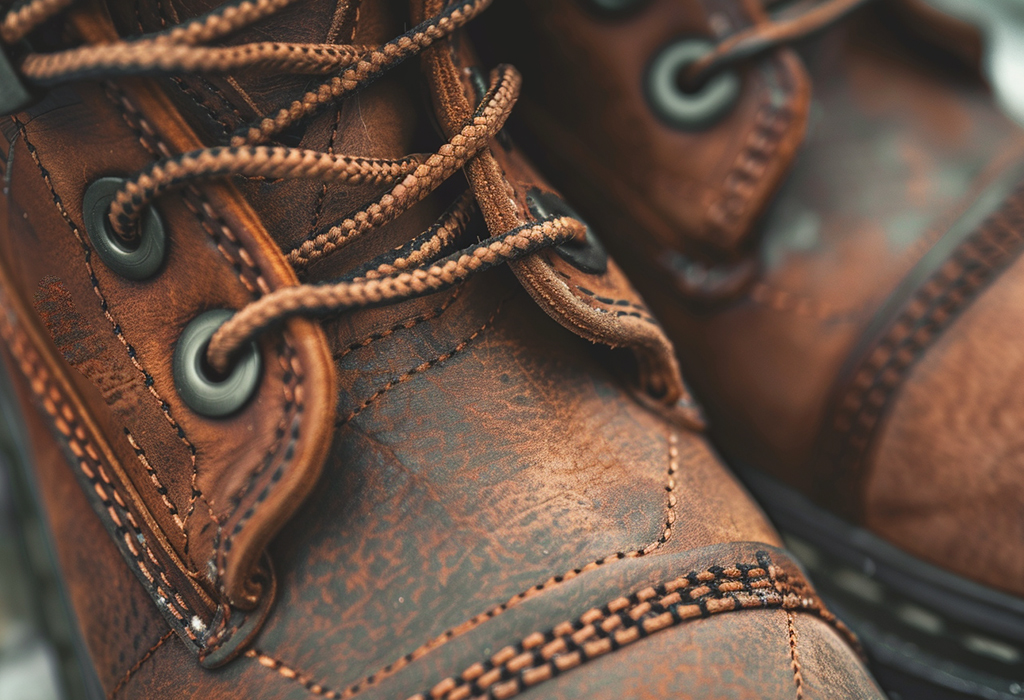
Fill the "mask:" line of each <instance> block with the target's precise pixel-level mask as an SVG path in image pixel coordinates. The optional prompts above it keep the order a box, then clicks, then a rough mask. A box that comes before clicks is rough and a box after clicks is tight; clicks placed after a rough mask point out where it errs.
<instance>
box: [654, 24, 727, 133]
mask: <svg viewBox="0 0 1024 700" xmlns="http://www.w3.org/2000/svg"><path fill="white" fill-rule="evenodd" d="M713 48H714V44H712V43H711V42H710V41H708V40H707V39H699V38H688V39H679V40H677V41H674V42H672V43H671V44H668V45H667V46H665V47H664V48H662V49H661V51H659V52H658V54H657V55H656V56H655V57H654V60H653V61H651V65H650V66H649V67H648V68H647V78H646V83H647V84H646V90H647V99H648V100H649V101H650V103H651V107H652V108H653V109H654V112H655V113H656V114H657V115H658V116H659V117H661V118H662V119H663V120H665V121H666V122H668V123H669V124H670V125H671V126H674V127H676V128H677V129H683V130H686V131H696V130H699V129H705V128H707V127H709V126H711V125H712V124H713V123H715V122H716V121H718V120H719V119H721V118H722V117H723V116H725V114H726V112H728V111H729V110H730V109H731V108H732V107H733V105H734V104H736V100H737V98H739V96H740V78H739V76H738V75H737V74H736V72H735V71H731V70H728V71H722V72H721V73H718V74H717V75H715V76H713V77H711V78H710V79H709V80H708V81H707V82H706V83H704V84H703V85H701V86H700V87H699V88H697V89H696V90H694V91H693V92H687V91H686V90H684V89H683V88H682V86H681V84H680V79H679V78H680V75H681V73H682V71H684V70H685V69H686V67H687V66H689V65H691V64H692V63H693V62H694V61H696V60H697V59H699V58H700V57H701V56H704V55H705V54H707V53H708V52H709V51H710V50H711V49H713Z"/></svg>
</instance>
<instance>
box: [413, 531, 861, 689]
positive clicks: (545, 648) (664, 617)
mask: <svg viewBox="0 0 1024 700" xmlns="http://www.w3.org/2000/svg"><path fill="white" fill-rule="evenodd" d="M683 593H686V594H687V597H686V598H684V596H683V595H682V594H683ZM687 598H688V600H687ZM778 608H781V609H783V610H785V611H786V612H787V613H788V614H790V615H791V614H792V611H793V610H799V611H804V612H808V613H811V614H814V615H817V616H818V617H819V618H821V619H822V620H824V621H825V622H827V623H829V624H830V625H832V626H833V627H834V628H835V629H836V630H837V631H839V632H841V633H842V634H844V635H845V636H846V637H847V638H848V639H851V637H850V635H849V631H848V630H847V629H846V628H845V626H844V625H843V624H842V623H841V622H839V621H837V620H836V619H835V617H834V616H833V615H832V614H831V613H829V612H828V611H827V610H826V609H825V608H824V607H823V606H822V604H821V602H820V601H819V600H818V599H817V598H816V597H815V596H814V595H813V594H811V593H810V589H809V586H808V585H807V583H806V582H805V581H803V579H802V577H801V575H800V574H799V572H797V573H796V575H795V576H794V580H792V581H791V580H790V574H789V572H788V571H787V570H786V569H784V568H782V567H779V566H776V565H775V564H773V563H772V562H771V558H770V557H769V555H768V553H767V552H764V551H762V552H759V553H758V555H757V563H756V564H749V563H736V564H733V565H731V566H729V567H722V566H713V567H710V568H708V569H706V570H704V571H700V572H697V571H691V572H690V573H689V574H686V575H685V576H680V577H677V578H676V579H674V580H672V581H668V582H665V583H662V584H661V585H658V586H648V587H647V588H644V589H641V590H638V591H635V592H633V593H632V594H630V595H628V596H620V597H619V598H616V599H615V600H612V601H609V602H608V603H607V604H605V605H604V606H602V607H599V608H591V609H590V610H588V611H587V612H585V613H583V614H582V615H580V616H579V617H577V618H575V619H574V620H571V621H568V620H567V621H565V622H562V623H561V624H558V625H555V626H554V627H551V628H549V629H547V630H537V631H536V632H534V633H532V634H529V635H527V636H525V637H523V638H522V640H521V641H519V642H518V643H517V644H514V645H510V646H506V647H504V648H502V649H500V650H498V651H497V652H496V653H494V654H493V655H492V656H491V657H490V658H489V659H487V660H486V661H484V662H482V663H481V662H477V663H475V664H473V665H472V666H469V667H467V668H466V669H465V670H464V671H463V672H462V673H461V674H460V675H459V676H449V677H448V678H446V679H444V680H442V681H441V682H439V683H437V684H435V685H434V686H433V687H432V688H430V689H429V690H425V691H423V692H421V693H418V694H416V695H413V696H411V697H410V698H408V700H426V699H427V698H428V697H429V698H434V699H436V700H454V698H456V697H458V698H462V697H466V696H467V692H466V691H467V689H468V691H469V692H468V695H472V696H474V697H478V696H480V695H481V694H483V695H486V696H487V697H501V698H502V700H505V699H506V698H510V697H513V696H515V695H518V694H519V693H521V692H524V691H525V690H527V689H529V688H532V687H535V686H536V685H538V684H539V683H542V682H544V681H547V680H550V679H552V678H554V677H555V676H556V675H558V674H559V673H561V672H565V671H569V670H571V669H573V668H577V667H578V666H580V665H582V664H584V663H586V662H588V661H591V660H593V659H595V658H598V657H601V656H604V655H605V654H608V653H611V652H614V651H617V650H618V649H620V648H622V647H625V646H628V645H629V644H632V643H634V642H636V641H638V640H640V639H643V638H644V637H646V636H649V635H651V634H656V633H657V632H660V631H663V630H665V629H669V628H671V627H673V626H675V625H678V624H684V623H686V622H688V621H690V620H693V619H702V618H707V617H710V616H711V615H715V614H719V613H723V612H732V611H738V610H745V609H747V610H749V609H778ZM659 611H661V612H659ZM595 637H597V638H596V639H595ZM797 688H798V690H797V698H798V700H800V699H801V698H802V681H801V683H800V684H798V685H797Z"/></svg>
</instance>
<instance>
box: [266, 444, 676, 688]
mask: <svg viewBox="0 0 1024 700" xmlns="http://www.w3.org/2000/svg"><path fill="white" fill-rule="evenodd" d="M678 470H679V436H678V434H677V433H675V432H672V433H670V434H669V437H668V469H667V476H666V479H665V491H666V492H667V494H668V496H667V501H668V506H667V508H666V515H665V527H664V528H663V530H662V532H661V535H659V537H658V538H657V539H655V540H654V541H652V542H651V543H650V544H648V545H645V546H643V547H638V548H637V549H634V550H632V551H629V552H617V553H615V554H612V555H609V556H606V557H603V558H601V559H598V560H596V561H593V562H590V563H589V564H587V565H586V566H583V567H580V568H577V569H572V570H571V571H567V572H566V573H564V574H562V575H561V576H553V577H551V578H549V579H548V580H547V581H545V582H544V583H538V584H536V585H535V586H532V587H531V588H528V589H526V590H525V591H522V592H520V593H517V594H516V595H514V596H512V597H511V598H510V599H509V600H508V601H506V602H504V603H502V604H500V605H496V606H494V607H493V608H490V609H489V610H487V611H485V612H482V613H480V614H479V615H476V616H474V617H472V618H470V619H469V620H466V621H465V622H462V623H460V624H458V625H456V626H455V627H451V628H449V629H447V630H445V631H444V632H442V633H441V634H440V635H438V636H437V637H435V638H434V639H431V640H430V641H429V642H427V643H425V644H423V645H421V646H420V647H418V648H417V649H415V650H413V651H411V652H409V653H408V654H406V655H405V656H403V657H402V658H400V659H398V660H397V661H394V662H392V663H390V664H388V665H387V666H384V667H383V668H381V669H380V670H378V671H375V672H374V673H371V674H370V675H368V676H366V677H365V678H364V679H363V680H361V681H359V682H357V683H354V684H352V685H350V686H348V687H347V688H345V690H343V691H342V692H340V693H339V692H337V691H335V690H331V689H330V688H328V687H327V686H325V685H324V684H323V683H317V682H314V681H313V680H312V679H311V678H310V677H309V676H307V675H305V674H303V673H301V672H300V671H297V670H295V669H294V668H291V667H290V666H288V665H287V664H285V663H284V662H282V661H279V660H277V659H275V658H273V657H271V656H269V655H267V654H265V653H263V652H261V651H259V650H255V649H254V650H250V651H249V652H247V653H246V655H247V656H250V657H252V658H255V659H256V660H257V661H258V662H259V663H260V664H261V665H263V666H264V667H266V668H269V669H271V670H274V671H277V672H278V673H280V674H281V675H282V676H284V677H285V678H288V679H291V680H294V681H296V682H298V683H300V684H301V685H302V686H303V687H305V688H306V689H307V690H309V691H310V692H312V693H314V694H315V695H322V696H324V697H327V698H331V699H332V700H349V699H350V698H353V697H355V696H356V695H358V694H360V693H361V692H363V691H364V690H367V689H369V688H371V687H373V686H375V685H377V684H379V683H380V682H381V681H383V680H384V679H386V678H389V677H390V676H393V675H394V674H396V673H398V672H399V671H400V670H402V669H403V668H405V667H406V666H408V665H409V664H411V663H412V662H413V661H416V660H417V659H419V658H421V657H423V656H425V655H427V654H428V653H430V652H431V651H434V650H435V649H437V648H439V647H441V646H443V645H444V644H446V643H448V642H449V641H451V640H452V639H455V638H456V637H459V636H461V635H463V634H465V633H466V632H469V631H470V630H472V629H475V628H476V627H479V626H480V625H482V624H483V623H485V622H487V621H488V620H491V619H493V618H495V617H497V616H498V615H500V614H502V613H503V612H505V611H507V610H509V609H511V608H514V607H515V606H517V605H519V604H520V603H522V602H523V601H524V600H526V599H527V598H532V597H533V596H535V595H537V594H538V593H540V592H542V591H546V590H548V589H551V588H554V587H556V586H558V585H560V584H562V583H565V582H566V581H571V580H572V579H574V578H576V577H577V576H579V575H580V574H583V573H586V572H588V571H593V570H594V569H597V568H600V567H601V566H604V565H605V564H610V563H614V562H616V561H621V560H623V559H635V558H638V557H642V556H645V555H647V554H650V553H652V552H654V551H655V550H657V549H658V548H660V547H661V546H662V545H664V544H665V543H666V542H668V540H669V539H670V538H671V537H672V531H673V527H674V525H675V521H676V514H675V508H676V502H677V499H676V496H675V489H676V481H675V475H676V473H677V472H678Z"/></svg>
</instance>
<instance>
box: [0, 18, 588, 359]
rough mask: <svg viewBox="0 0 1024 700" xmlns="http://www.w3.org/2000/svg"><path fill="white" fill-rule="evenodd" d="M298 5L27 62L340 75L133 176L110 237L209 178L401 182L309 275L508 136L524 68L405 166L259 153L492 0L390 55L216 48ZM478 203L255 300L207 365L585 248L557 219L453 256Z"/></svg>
mask: <svg viewBox="0 0 1024 700" xmlns="http://www.w3.org/2000/svg"><path fill="white" fill-rule="evenodd" d="M72 2H73V0H31V1H30V2H29V3H27V4H25V5H23V6H21V7H20V8H18V9H16V10H12V11H10V12H9V13H8V14H7V16H6V17H5V18H4V21H3V23H2V26H0V38H3V40H4V41H5V42H7V43H13V42H16V41H19V40H20V39H22V38H24V37H25V36H26V35H27V34H28V33H29V32H31V31H32V29H34V28H35V27H37V26H38V25H39V24H41V23H42V22H44V21H46V20H47V19H48V18H50V17H52V16H53V15H55V14H56V13H58V12H60V11H62V10H64V9H66V8H67V7H68V6H70V5H71V3H72ZM294 2H297V0H243V1H242V2H237V3H234V4H230V5H227V6H223V7H221V8H218V9H217V10H214V11H213V12H210V13H209V14H207V15H204V16H202V17H199V18H196V19H193V20H190V21H188V22H185V23H183V24H181V25H178V26H175V27H172V28H170V29H168V30H166V31H163V32H160V33H156V34H150V35H146V36H143V37H140V38H137V39H132V40H125V41H118V42H115V43H112V44H105V45H101V46H83V47H80V48H74V49H69V50H66V51H61V52H57V53H52V54H30V55H28V56H27V57H26V58H25V59H24V61H23V62H22V63H21V66H20V72H21V74H22V75H23V76H24V77H25V78H27V79H28V80H30V81H31V82H33V83H35V84H38V85H50V84H55V83H59V82H66V81H69V80H77V79H83V78H98V77H102V78H112V77H119V76H126V75H170V74H176V73H182V72H195V71H201V72H205V73H225V72H229V71H237V70H242V69H244V70H259V71H261V72H263V73H269V72H278V73H301V74H314V75H315V74H328V75H329V74H336V75H333V76H332V77H329V78H328V79H326V80H325V81H324V82H322V83H321V84H320V85H319V86H317V87H316V88H315V89H313V90H310V91H308V92H307V93H306V94H305V95H303V96H302V98H301V99H299V100H296V101H295V102H293V103H292V104H291V105H289V106H288V107H285V108H283V109H280V110H279V111H278V112H277V113H276V114H273V115H272V116H270V117H267V118H265V119H262V120H261V121H259V122H258V123H255V124H252V125H250V126H249V127H248V128H246V129H244V130H243V131H241V132H240V133H237V134H235V135H234V136H233V137H232V139H231V141H230V146H227V147H218V148H203V149H199V150H196V151H192V152H190V153H185V154H182V155H179V156H175V157H172V158H166V159H164V160H161V161H158V162H157V163H154V164H153V165H151V166H150V167H148V168H146V169H145V170H143V171H142V172H140V173H138V174H137V175H136V176H135V177H133V178H131V179H130V180H129V181H128V182H127V183H126V184H125V185H124V186H123V187H122V188H121V189H120V190H119V191H118V192H117V194H116V195H115V197H114V200H113V202H112V204H111V206H110V212H109V221H110V225H111V228H112V230H113V232H114V233H115V234H116V235H117V236H119V237H120V238H121V239H123V240H124V241H125V242H126V243H130V242H131V241H132V240H133V239H135V238H137V237H138V222H139V219H140V217H141V216H142V214H143V213H144V212H145V210H146V208H147V207H148V206H150V205H151V204H152V203H153V201H154V200H155V199H156V198H158V197H160V196H161V195H163V194H165V193H167V192H168V191H170V190H173V189H176V188H179V187H182V186H184V185H185V184H187V183H191V182H195V181H198V180H204V179H210V178H215V177H223V176H228V175H237V176H243V177H263V178H274V179H286V178H288V179H290V178H299V179H308V180H317V181H321V182H324V183H346V184H350V185H358V184H377V185H391V188H390V189H389V190H388V191H387V192H386V193H385V194H384V195H383V196H381V197H380V198H378V199H377V200H376V201H374V202H371V203H370V204H368V205H366V206H365V207H363V208H362V209H361V210H360V211H358V212H356V213H355V214H353V215H351V216H350V217H347V218H345V219H343V220H341V221H338V222H336V223H334V224H332V225H330V226H327V227H324V228H322V229H320V230H318V231H316V232H314V233H313V234H312V235H310V236H309V237H308V238H307V239H306V240H304V241H302V242H301V243H300V244H299V245H298V246H297V247H295V248H294V249H292V250H288V251H285V255H286V257H287V259H288V261H289V262H290V263H291V264H292V265H293V267H295V268H296V270H302V269H304V268H306V267H308V266H309V265H310V264H311V263H313V262H315V261H317V260H320V259H322V258H324V257H325V256H327V255H329V254H330V253H332V252H334V251H336V250H338V249H340V248H342V247H343V246H345V245H348V244H350V243H351V242H353V241H354V240H356V239H357V238H359V237H360V236H362V235H364V234H366V233H367V232H369V231H372V230H373V229H376V228H379V227H381V226H383V225H384V224H386V223H388V222H390V221H393V220H394V219H396V218H397V217H398V216H400V215H401V214H402V213H404V212H405V211H406V210H408V209H409V208H410V207H411V206H412V205H414V204H416V203H417V202H419V201H420V200H422V199H424V198H425V197H426V196H428V195H429V194H430V193H431V192H433V191H434V190H436V189H437V188H438V187H439V186H440V185H441V184H442V183H444V182H445V181H446V180H447V179H448V178H450V177H451V176H452V175H454V174H455V173H456V172H457V171H458V170H460V169H461V168H462V167H463V166H464V165H465V164H466V162H467V161H469V160H470V159H471V158H472V157H473V156H474V155H476V154H477V153H478V152H479V151H480V150H481V149H483V148H484V147H486V146H487V144H488V142H489V141H490V140H491V139H492V138H493V137H494V136H495V135H496V134H497V133H498V131H500V130H501V128H502V126H503V125H504V123H505V121H506V119H507V118H508V115H509V113H510V112H511V109H512V106H513V105H514V104H515V101H516V99H517V98H518V96H519V85H520V77H519V74H518V73H517V72H516V71H515V69H514V68H512V67H510V66H499V67H498V68H496V69H495V70H494V71H493V72H492V74H491V80H490V87H489V89H488V91H487V92H486V94H485V95H484V96H483V98H482V99H481V100H480V103H479V105H478V107H477V109H476V110H475V112H474V113H473V115H472V116H471V117H470V118H469V119H468V120H466V122H465V123H464V124H463V125H462V128H461V129H459V131H458V132H457V133H455V134H454V135H453V136H452V137H451V138H450V139H449V140H448V142H447V143H445V144H444V145H442V146H441V147H440V148H439V149H438V150H437V151H436V152H435V153H432V154H425V155H424V154H419V155H410V156H408V157H405V158H400V159H397V160H391V159H381V158H363V157H358V156H347V155H332V154H329V153H324V152H320V151H313V150H307V149H301V148H286V147H281V146H267V145H262V144H264V143H265V142H267V141H268V140H270V139H272V138H273V137H274V136H275V135H277V134H279V133H281V132H282V131H284V130H285V129H287V128H288V127H289V126H291V125H293V124H295V123H297V122H299V121H301V120H303V119H305V118H307V117H309V116H311V115H313V114H314V113H316V112H317V111H318V110H320V109H321V108H323V107H324V106H326V105H329V104H332V103H334V102H336V101H338V100H341V99H343V98H344V97H346V96H348V95H351V94H353V93H354V92H356V91H357V90H359V89H360V88H362V87H364V86H366V85H367V84H369V83H370V82H371V81H373V80H375V79H377V78H379V77H381V76H382V75H383V74H384V73H385V72H387V71H388V70H390V69H392V68H394V67H395V66H397V65H398V64H400V63H401V62H402V61H404V60H406V59H407V58H409V57H412V56H415V55H417V54H418V53H420V52H421V51H423V50H424V49H425V48H427V47H428V46H430V45H431V44H434V43H435V42H437V41H439V40H442V39H445V38H446V37H449V36H450V35H451V34H452V33H453V32H454V31H456V30H457V29H459V28H460V27H462V26H464V25H465V24H466V23H467V22H469V21H470V20H472V19H473V18H474V17H476V16H477V15H479V13H480V12H482V11H483V10H484V9H486V7H487V6H488V5H489V4H490V2H491V0H462V1H461V2H457V3H455V4H454V5H451V6H449V7H448V8H447V9H445V10H444V11H443V12H441V13H439V14H438V15H437V16H435V17H432V18H430V19H428V20H426V21H424V22H423V23H421V24H419V25H418V26H416V27H414V28H412V29H411V30H409V31H408V32H406V33H405V34H403V35H401V36H400V37H398V38H396V39H394V40H392V41H390V42H387V43H386V44H383V45H381V46H358V45H353V46H349V45H335V44H290V43H275V42H261V43H252V44H242V45H237V46H230V47H210V46H203V45H201V44H204V43H209V42H212V41H215V40H218V39H221V38H222V37H225V36H226V35H228V34H230V33H232V32H234V31H237V30H238V29H241V28H243V27H246V26H248V25H250V24H252V23H254V22H257V21H259V20H261V19H264V18H266V17H269V16H270V15H272V14H273V13H275V12H278V11H280V10H282V9H283V8H285V7H287V6H289V5H291V4H292V3H294ZM475 208H476V202H475V200H474V199H473V197H472V196H471V195H470V194H469V192H468V191H467V192H466V193H464V194H463V195H462V196H461V197H459V198H458V200H457V201H456V202H455V204H453V205H452V206H451V207H450V208H449V209H448V210H447V211H446V212H445V213H444V214H443V215H442V216H441V218H440V219H439V220H438V221H437V222H436V223H435V224H434V225H433V226H432V227H431V228H430V229H429V230H428V231H426V232H424V233H423V234H421V235H420V236H418V237H416V238H415V239H414V240H413V241H411V242H409V243H408V244H406V245H405V246H403V247H402V248H400V249H398V250H396V251H391V252H390V253H386V254H384V255H382V256H380V258H378V259H377V260H375V261H374V262H373V263H372V264H371V265H370V266H366V267H364V268H363V269H361V270H360V271H359V272H357V273H356V274H355V275H350V276H347V277H346V278H344V279H342V280H338V281H335V282H330V283H325V284H301V285H298V286H295V287H289V288H285V289H281V290H277V291H275V292H271V293H269V294H267V295H265V296H263V297H261V298H260V299H258V300H256V301H253V302H251V303H249V304H248V305H247V306H245V307H243V308H242V309H241V310H240V311H238V312H237V313H236V314H235V315H234V316H233V317H232V318H231V319H230V320H228V321H227V322H226V323H225V324H224V325H223V326H222V327H221V328H220V329H219V330H218V331H217V333H216V334H215V335H214V336H213V338H212V339H211V341H210V343H209V347H208V350H207V353H208V360H209V362H210V364H211V365H212V366H213V367H214V368H215V369H218V370H222V371H224V370H227V369H228V367H229V366H230V364H231V358H232V356H233V354H234V353H235V351H236V350H237V349H238V348H240V347H242V346H243V345H244V344H246V343H247V342H248V341H249V340H251V339H253V338H254V337H256V336H257V335H259V334H260V333H261V332H263V331H264V330H265V329H267V328H269V327H271V326H275V325H278V324H280V323H281V322H282V321H283V320H285V319H287V318H290V317H293V316H298V315H302V316H319V317H322V316H327V315H332V314H337V313H340V312H342V311H345V310H348V309H355V308H359V307H365V306H369V305H374V304H381V303H386V302H396V301H400V300H404V299H409V298H412V297H416V296H421V295H424V294H429V293H431V292H435V291H440V290H442V289H445V288H447V287H451V286H453V285H455V284H458V283H460V282H462V281H464V280H466V279H467V278H468V277H470V276H471V275H473V274H475V273H477V272H480V271H482V270H485V269H487V268H489V267H493V266H495V265H498V264H501V263H503V262H507V261H510V260H516V259H518V258H521V257H523V256H525V255H528V254H530V253H533V252H535V251H537V250H539V249H541V248H543V247H547V246H553V245H558V244H561V243H565V242H567V241H569V240H571V239H577V240H583V238H584V236H585V229H584V227H583V224H582V223H580V222H579V221H577V220H576V219H573V218H571V217H554V218H551V219H546V220H542V221H540V222H538V223H535V224H530V225H526V226H523V227H520V228H517V229H514V230H512V231H508V232H505V233H502V234H500V235H494V236H492V237H490V238H487V239H485V240H483V241H480V242H478V243H475V244H473V245H470V246H468V247H466V248H463V249H461V250H455V251H453V250H452V249H453V246H454V245H455V244H456V243H457V242H458V241H459V240H460V238H461V234H462V233H463V232H464V231H465V230H466V228H467V226H468V224H469V221H470V218H471V216H472V215H473V213H474V212H475Z"/></svg>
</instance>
